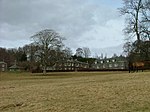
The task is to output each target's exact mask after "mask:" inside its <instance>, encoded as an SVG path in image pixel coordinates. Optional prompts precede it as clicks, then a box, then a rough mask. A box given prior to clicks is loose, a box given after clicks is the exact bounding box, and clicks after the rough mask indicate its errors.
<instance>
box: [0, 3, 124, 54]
mask: <svg viewBox="0 0 150 112" xmlns="http://www.w3.org/2000/svg"><path fill="white" fill-rule="evenodd" d="M121 6H122V0H0V47H6V48H13V47H19V46H23V45H25V44H28V43H30V42H31V40H30V36H32V35H34V34H35V33H36V32H38V31H40V30H43V29H53V30H55V31H56V32H58V33H60V34H61V35H62V36H63V37H65V38H66V40H65V41H64V43H65V45H66V46H67V47H70V48H71V49H77V48H78V47H89V48H90V49H101V48H110V47H114V46H115V47H116V46H120V45H121V44H123V43H124V35H123V33H122V29H123V28H124V19H123V17H120V15H119V13H118V10H117V8H119V7H121ZM114 52H115V51H114Z"/></svg>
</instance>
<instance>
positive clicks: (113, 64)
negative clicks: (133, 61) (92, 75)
mask: <svg viewBox="0 0 150 112" xmlns="http://www.w3.org/2000/svg"><path fill="white" fill-rule="evenodd" d="M127 68H128V62H127V60H126V58H124V57H114V58H105V59H98V60H96V61H95V63H93V64H92V69H127Z"/></svg>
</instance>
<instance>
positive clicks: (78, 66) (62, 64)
mask: <svg viewBox="0 0 150 112" xmlns="http://www.w3.org/2000/svg"><path fill="white" fill-rule="evenodd" d="M53 69H54V70H65V71H78V70H86V69H89V64H88V63H84V62H80V61H77V60H64V61H59V62H57V63H56V64H55V65H54V67H53Z"/></svg>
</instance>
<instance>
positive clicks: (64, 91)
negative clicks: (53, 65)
mask: <svg viewBox="0 0 150 112" xmlns="http://www.w3.org/2000/svg"><path fill="white" fill-rule="evenodd" d="M0 111H2V112H150V72H148V71H147V72H139V73H131V74H129V73H127V72H70V73H48V74H47V75H45V76H43V75H42V74H31V73H0Z"/></svg>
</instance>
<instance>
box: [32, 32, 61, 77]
mask: <svg viewBox="0 0 150 112" xmlns="http://www.w3.org/2000/svg"><path fill="white" fill-rule="evenodd" d="M31 39H33V40H34V43H35V44H36V45H38V46H39V50H38V51H37V53H36V55H38V57H39V58H40V60H41V64H42V67H43V73H44V74H46V69H47V66H48V65H49V61H50V60H51V52H50V51H51V50H54V49H55V48H57V47H62V46H63V43H62V40H63V38H62V37H61V36H60V35H59V34H58V33H56V32H55V31H54V30H51V29H45V30H42V31H40V32H38V33H36V34H35V35H33V36H31Z"/></svg>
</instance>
